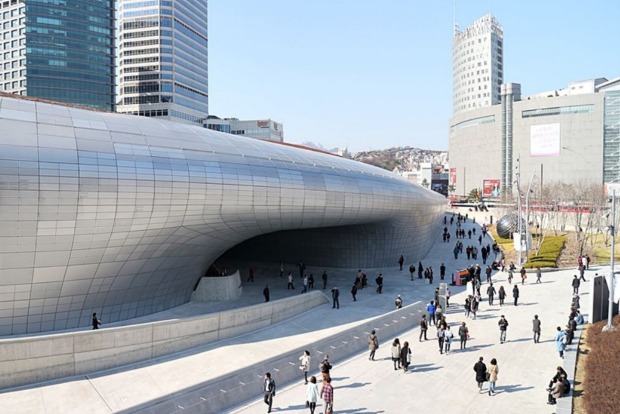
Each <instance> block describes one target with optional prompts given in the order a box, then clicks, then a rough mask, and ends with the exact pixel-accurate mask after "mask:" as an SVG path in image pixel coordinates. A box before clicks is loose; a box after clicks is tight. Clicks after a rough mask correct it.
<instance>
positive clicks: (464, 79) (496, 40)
mask: <svg viewBox="0 0 620 414" xmlns="http://www.w3.org/2000/svg"><path fill="white" fill-rule="evenodd" d="M503 43H504V31H503V29H502V26H501V25H500V24H499V22H498V21H497V20H496V19H495V17H493V16H492V15H491V14H487V15H485V16H482V17H481V18H480V19H478V20H476V21H475V22H474V23H473V24H472V25H471V26H469V27H467V28H466V29H465V30H463V31H459V30H457V29H456V28H455V32H454V46H453V48H452V85H453V88H452V110H453V113H454V114H457V113H459V112H463V111H467V110H470V109H477V108H482V107H485V106H490V105H495V104H498V103H500V92H501V84H502V83H503V81H504V53H503V46H504V45H503Z"/></svg>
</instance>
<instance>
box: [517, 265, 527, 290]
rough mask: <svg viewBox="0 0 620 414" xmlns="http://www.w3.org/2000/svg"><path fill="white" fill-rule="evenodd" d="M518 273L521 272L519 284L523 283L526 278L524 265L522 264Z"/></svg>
mask: <svg viewBox="0 0 620 414" xmlns="http://www.w3.org/2000/svg"><path fill="white" fill-rule="evenodd" d="M519 273H521V285H525V279H527V272H526V270H525V267H523V266H522V267H521V270H520V271H519Z"/></svg>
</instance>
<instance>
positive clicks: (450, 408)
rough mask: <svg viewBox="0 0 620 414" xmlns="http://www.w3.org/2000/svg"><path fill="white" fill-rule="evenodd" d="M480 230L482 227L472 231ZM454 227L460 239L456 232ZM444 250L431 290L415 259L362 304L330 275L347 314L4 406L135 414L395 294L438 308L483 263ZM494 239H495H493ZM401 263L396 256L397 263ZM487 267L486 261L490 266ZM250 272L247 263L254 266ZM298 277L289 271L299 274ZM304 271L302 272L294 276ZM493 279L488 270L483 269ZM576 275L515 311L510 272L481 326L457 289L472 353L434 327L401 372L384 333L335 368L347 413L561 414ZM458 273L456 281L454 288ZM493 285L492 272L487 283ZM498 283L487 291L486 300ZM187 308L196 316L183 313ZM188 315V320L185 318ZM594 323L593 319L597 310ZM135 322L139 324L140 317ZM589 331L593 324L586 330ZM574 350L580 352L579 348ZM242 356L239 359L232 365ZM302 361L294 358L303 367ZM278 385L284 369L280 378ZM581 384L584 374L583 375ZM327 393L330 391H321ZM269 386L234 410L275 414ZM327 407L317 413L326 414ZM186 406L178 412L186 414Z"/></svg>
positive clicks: (31, 394) (338, 404)
mask: <svg viewBox="0 0 620 414" xmlns="http://www.w3.org/2000/svg"><path fill="white" fill-rule="evenodd" d="M473 226H474V225H473V224H472V223H471V221H468V222H467V223H466V224H465V228H466V229H468V228H471V227H473ZM448 227H449V228H450V229H451V231H452V233H453V235H454V232H453V229H454V226H452V227H450V226H449V225H448ZM455 241H456V240H455V238H454V237H452V239H451V242H450V243H443V242H442V241H441V235H440V234H438V235H437V241H436V243H435V246H434V248H433V249H432V251H431V252H430V253H429V254H428V255H427V257H426V258H425V259H424V260H423V264H424V266H429V265H432V266H433V269H434V270H435V275H436V277H435V281H434V282H435V283H434V284H433V285H432V286H431V285H428V284H425V283H423V281H422V280H420V279H417V277H416V278H415V279H414V281H411V280H410V278H409V272H408V271H407V267H408V265H409V263H408V262H407V255H406V253H405V260H406V262H405V269H403V271H399V270H398V268H397V266H396V263H395V266H394V267H392V268H389V269H387V268H385V269H363V270H364V272H365V273H366V274H367V275H368V277H369V282H370V285H371V286H370V289H364V290H362V291H360V292H359V293H358V297H357V299H358V300H357V301H356V302H353V301H352V299H351V296H350V293H349V290H350V287H351V285H352V283H353V280H354V277H355V274H356V270H357V269H351V270H342V269H338V270H336V269H327V271H328V273H329V275H330V278H329V286H328V289H327V290H326V291H325V293H326V294H328V293H329V288H331V287H332V286H334V285H337V286H339V287H340V290H341V300H340V303H341V307H340V309H339V310H334V309H332V308H331V306H330V305H325V306H321V307H319V308H317V309H315V310H313V311H311V312H307V313H305V314H303V315H300V316H298V317H296V318H292V319H290V320H287V321H284V322H282V323H279V324H276V325H273V326H270V327H268V328H265V329H262V330H260V331H257V332H253V333H250V334H247V335H243V336H241V337H237V338H233V339H230V340H226V341H221V342H218V343H214V344H209V345H206V346H204V347H201V348H200V349H197V350H193V351H192V352H185V353H181V354H178V355H175V356H174V357H171V358H160V359H158V360H157V361H153V362H149V363H142V364H136V365H135V366H134V367H131V368H130V369H118V370H111V371H110V372H104V373H97V374H93V375H88V376H81V377H74V378H70V379H66V380H59V381H53V382H49V383H45V384H39V385H35V386H27V387H21V388H19V389H14V390H7V391H4V392H2V393H0V407H3V408H2V412H6V413H11V414H13V413H46V414H50V413H70V412H74V413H84V412H88V413H110V412H119V411H123V412H127V413H129V412H132V407H135V406H137V405H139V404H144V403H145V402H148V401H149V400H153V399H156V398H159V397H161V396H162V395H166V394H170V393H174V392H175V390H177V389H181V388H187V387H191V386H192V384H197V383H200V382H204V381H206V380H208V379H210V378H211V379H212V378H217V377H218V376H222V375H226V373H227V369H230V366H231V365H232V366H233V368H234V369H237V368H238V367H239V366H250V365H260V364H261V361H264V360H268V359H269V358H270V357H271V356H273V355H277V354H279V353H283V352H285V351H286V350H290V349H295V348H298V347H300V346H303V344H304V343H310V342H314V341H316V340H317V339H321V338H327V337H329V336H331V335H335V334H337V333H339V332H341V331H343V330H345V329H347V328H348V327H350V326H353V325H355V324H357V323H359V322H360V320H366V319H368V318H372V317H375V316H378V315H380V314H383V313H386V312H388V311H390V310H392V309H393V307H394V298H395V297H396V295H397V294H400V295H402V297H403V299H404V301H405V304H409V303H414V302H418V301H419V302H423V303H426V302H428V301H430V300H431V299H432V298H433V291H434V288H435V286H436V285H437V283H439V282H440V281H439V277H438V275H439V265H440V263H441V262H444V263H445V264H446V266H447V274H448V275H450V274H451V273H452V272H454V271H456V270H458V269H462V268H465V267H466V266H467V265H470V264H475V263H476V261H471V260H469V261H468V260H467V259H466V257H465V255H461V256H459V259H458V260H454V258H453V256H452V248H453V246H454V243H455ZM463 243H464V244H465V246H467V245H468V244H474V243H475V244H476V245H477V244H478V241H477V239H476V240H475V239H474V238H473V237H472V239H471V241H470V240H469V239H467V238H466V239H464V240H463ZM485 243H491V241H490V239H487V241H486V242H485ZM396 260H397V258H394V262H396ZM477 263H480V265H482V261H481V260H480V259H478V261H477ZM244 265H245V264H244ZM287 270H288V269H287ZM291 270H294V269H291ZM306 271H307V272H313V273H314V275H315V280H316V282H315V287H316V288H320V287H321V281H320V274H321V273H322V271H323V269H319V268H317V269H313V268H309V269H307V270H306ZM378 272H382V273H383V274H384V277H385V281H384V284H385V286H384V293H383V294H382V295H379V294H377V293H375V291H374V278H375V277H376V275H377V273H378ZM483 273H484V272H483ZM575 273H576V272H575V270H574V269H571V270H562V271H558V272H548V273H543V276H542V282H543V283H541V284H535V283H534V281H535V276H534V275H533V274H530V275H529V277H528V280H527V282H526V284H525V285H523V286H521V285H520V286H519V288H520V290H521V292H520V293H521V296H520V298H519V305H518V306H516V307H515V306H513V305H512V300H511V296H510V294H511V290H512V286H510V285H509V284H508V282H507V280H506V278H507V273H503V274H502V273H501V272H500V273H496V274H494V276H493V280H494V284H495V286H496V287H497V288H498V287H499V286H500V285H504V287H505V288H506V290H507V293H508V294H509V297H508V298H507V301H506V304H505V306H504V307H502V308H500V307H499V305H498V301H497V299H496V301H495V305H494V306H489V305H488V304H487V303H486V302H485V301H483V302H482V303H481V306H480V311H479V314H478V318H477V319H476V320H472V319H465V317H464V314H463V307H462V304H463V301H464V299H465V296H466V293H465V292H464V287H457V286H451V287H450V290H451V292H452V299H451V301H450V302H451V305H452V306H451V307H450V308H449V309H448V311H447V320H448V322H449V323H450V325H451V327H452V329H453V330H454V331H455V334H456V327H458V325H459V324H460V322H461V321H466V322H467V325H468V327H469V329H470V334H471V339H470V340H469V341H468V347H467V349H466V350H464V351H460V350H459V349H458V348H459V343H458V339H456V338H455V342H454V343H453V346H452V350H453V352H452V353H450V355H440V354H439V352H438V347H437V342H436V340H434V339H432V338H433V337H434V331H433V330H432V329H429V335H428V337H429V340H428V341H426V342H422V343H420V342H418V331H417V329H414V330H410V331H407V332H404V333H403V334H402V335H399V338H400V340H401V343H402V342H403V341H405V340H406V341H409V343H410V344H411V345H412V351H413V358H412V368H411V370H410V372H409V373H407V374H405V373H403V372H402V371H394V369H393V364H392V362H391V359H390V344H391V342H392V340H393V338H392V337H390V338H384V337H382V336H381V330H380V327H378V335H379V340H380V343H381V346H380V348H379V350H378V351H377V356H376V359H377V360H376V361H369V360H368V357H367V353H363V354H361V355H358V356H355V357H352V358H350V359H348V360H345V361H332V362H333V365H334V368H333V370H332V377H333V379H334V382H333V385H334V389H335V391H334V392H335V412H336V413H351V414H353V413H357V414H361V413H408V412H416V410H417V409H419V410H440V411H442V412H450V413H486V412H489V413H490V412H494V413H496V412H498V411H501V412H502V414H508V413H519V414H520V413H523V412H527V413H529V412H532V413H553V412H555V408H554V406H548V405H546V395H547V393H546V391H545V387H546V386H547V383H548V381H549V379H550V378H551V376H552V375H553V374H554V373H555V368H556V366H558V365H562V360H561V359H560V358H559V357H558V355H557V352H556V351H555V346H554V341H553V337H554V335H555V332H556V326H561V327H564V326H565V325H566V322H567V317H568V312H569V306H570V300H571V295H572V287H571V279H572V275H573V274H575ZM294 274H295V275H296V290H295V291H290V290H287V289H286V281H285V279H286V277H283V278H280V277H279V272H278V271H273V272H271V270H269V269H267V268H263V267H260V266H258V267H257V271H256V276H255V278H256V282H254V283H252V282H244V295H243V298H242V301H241V302H239V303H236V304H235V303H228V304H220V305H213V306H210V307H209V310H210V311H215V310H222V309H226V308H229V307H230V306H239V305H241V304H245V305H247V304H252V303H259V302H261V301H262V300H263V299H262V289H263V287H264V284H265V283H269V285H270V287H271V296H272V300H276V299H278V298H279V297H284V296H290V295H297V294H299V292H300V286H299V285H300V284H301V283H300V280H299V276H298V272H295V271H294ZM592 274H594V270H590V271H588V272H586V278H588V279H590V276H591V275H592ZM449 279H450V278H449V277H448V278H447V280H446V281H447V282H449ZM483 280H484V277H483ZM486 286H487V285H486V283H485V284H483V285H482V289H481V292H482V293H483V298H486V295H485V294H484V292H486ZM589 289H590V286H589V284H586V283H582V288H581V290H580V292H581V293H580V295H581V298H582V300H581V306H582V310H585V309H588V302H589V295H588V291H589ZM182 309H185V311H183V310H182ZM182 309H181V310H179V309H177V310H175V311H174V312H172V313H170V314H168V316H166V315H167V314H165V313H162V314H160V315H158V317H159V318H166V317H174V318H182V317H184V316H185V313H186V314H187V315H190V316H191V315H193V314H196V312H199V311H201V310H204V309H205V308H203V307H201V306H196V305H188V306H187V307H185V308H182ZM184 312H185V313H184ZM501 314H504V315H505V316H506V319H507V320H508V321H509V323H510V325H509V327H508V335H507V339H508V341H507V342H506V343H504V344H500V343H499V329H498V326H497V321H498V319H499V316H500V315H501ZM534 314H538V315H539V317H540V319H541V321H542V327H543V333H542V336H541V343H539V344H534V343H533V341H532V335H531V334H532V333H531V319H532V318H533V315H534ZM585 316H586V319H587V317H588V315H587V313H586V314H585ZM134 322H135V321H134ZM580 328H581V327H580ZM573 352H574V351H573ZM479 356H483V357H484V359H485V362H487V363H488V362H489V361H490V360H491V359H492V358H496V359H497V360H498V364H499V378H498V382H497V386H496V389H497V391H498V393H497V394H496V395H495V396H488V395H487V394H482V393H478V390H477V386H476V383H475V380H474V372H473V365H474V363H475V362H476V361H477V360H478V357H479ZM231 361H233V363H232V364H230V363H229V362H231ZM297 362H298V361H292V363H297ZM318 362H319V361H318V360H317V358H316V357H315V358H314V359H313V361H312V368H314V369H315V372H314V374H317V375H318V373H317V372H316V371H317V368H318ZM267 370H269V371H271V372H274V373H275V372H277V371H276V370H277V367H268V366H265V371H267ZM274 377H275V380H276V381H277V380H278V378H277V374H274ZM571 379H572V378H571ZM319 387H320V385H319ZM259 389H260V379H258V378H257V395H256V399H252V400H251V401H247V402H246V403H243V404H241V405H239V406H236V407H233V408H231V409H230V410H228V411H227V412H229V413H261V412H266V411H267V410H266V406H265V405H264V403H263V402H262V398H261V395H260V392H259V391H258V390H259ZM305 390H306V388H305V386H304V385H303V381H301V379H300V381H299V382H298V383H295V384H286V383H279V384H278V393H277V395H276V397H275V399H274V408H273V412H274V413H277V412H285V413H295V412H308V409H306V408H305V400H306V397H305V393H306V391H305ZM322 408H323V407H322V405H321V404H319V407H317V411H316V412H317V413H321V412H323V410H322ZM183 411H184V409H183V407H178V411H176V412H178V413H182V412H183Z"/></svg>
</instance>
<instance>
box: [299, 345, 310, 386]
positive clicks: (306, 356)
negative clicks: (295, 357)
mask: <svg viewBox="0 0 620 414" xmlns="http://www.w3.org/2000/svg"><path fill="white" fill-rule="evenodd" d="M310 359H311V358H310V351H308V350H306V351H304V353H303V354H302V355H301V356H300V357H299V360H300V361H301V365H299V369H300V370H302V371H303V372H304V384H308V370H310Z"/></svg>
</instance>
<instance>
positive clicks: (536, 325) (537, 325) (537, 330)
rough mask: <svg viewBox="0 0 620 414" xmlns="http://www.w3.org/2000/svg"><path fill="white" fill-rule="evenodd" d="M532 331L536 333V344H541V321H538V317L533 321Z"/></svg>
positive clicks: (535, 316)
mask: <svg viewBox="0 0 620 414" xmlns="http://www.w3.org/2000/svg"><path fill="white" fill-rule="evenodd" d="M532 331H533V332H534V343H535V344H537V343H539V342H540V319H538V315H534V319H532Z"/></svg>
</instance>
